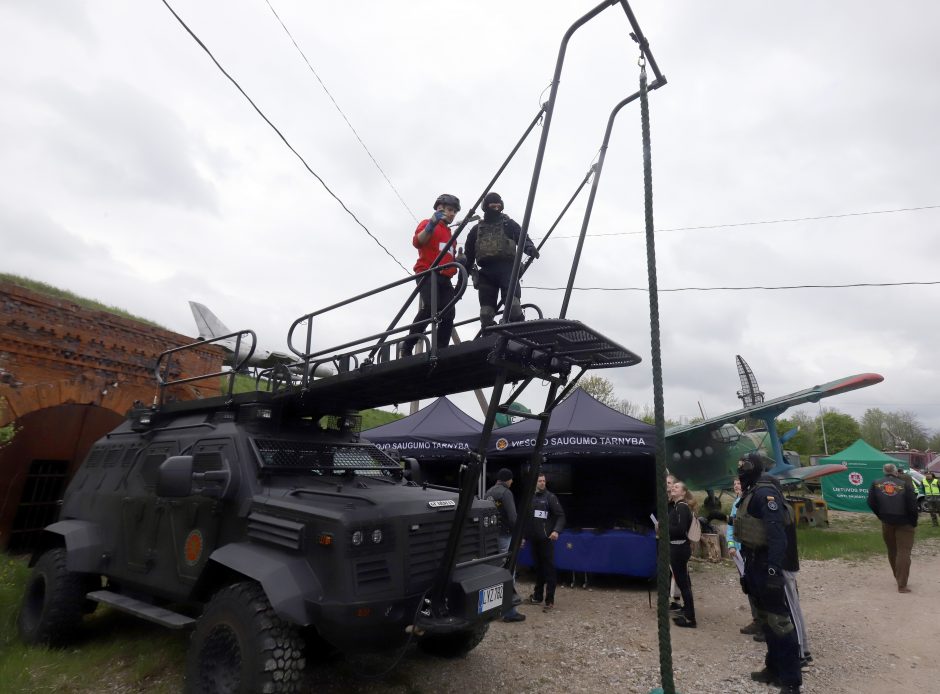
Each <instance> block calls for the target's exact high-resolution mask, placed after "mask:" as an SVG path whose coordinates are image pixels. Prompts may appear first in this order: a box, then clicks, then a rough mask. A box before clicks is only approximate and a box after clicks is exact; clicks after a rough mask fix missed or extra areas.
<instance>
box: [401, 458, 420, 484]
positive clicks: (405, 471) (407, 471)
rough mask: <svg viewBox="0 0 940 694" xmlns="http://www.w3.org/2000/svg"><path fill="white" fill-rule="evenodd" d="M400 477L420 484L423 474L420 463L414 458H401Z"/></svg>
mask: <svg viewBox="0 0 940 694" xmlns="http://www.w3.org/2000/svg"><path fill="white" fill-rule="evenodd" d="M401 462H402V473H401V474H402V477H404V478H405V479H406V480H408V481H409V482H414V483H415V484H421V483H422V482H424V475H422V474H421V463H419V462H418V461H417V460H416V459H415V458H402V459H401Z"/></svg>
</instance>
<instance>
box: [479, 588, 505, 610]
mask: <svg viewBox="0 0 940 694" xmlns="http://www.w3.org/2000/svg"><path fill="white" fill-rule="evenodd" d="M502 604H503V584H502V583H497V584H496V585H495V586H490V587H489V588H484V589H483V590H481V591H480V599H479V601H478V602H477V614H483V613H484V612H486V611H488V610H492V609H493V608H495V607H500V606H502Z"/></svg>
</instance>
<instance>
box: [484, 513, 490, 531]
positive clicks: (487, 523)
mask: <svg viewBox="0 0 940 694" xmlns="http://www.w3.org/2000/svg"><path fill="white" fill-rule="evenodd" d="M483 527H484V528H488V527H490V517H489V516H483Z"/></svg>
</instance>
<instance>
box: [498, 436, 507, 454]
mask: <svg viewBox="0 0 940 694" xmlns="http://www.w3.org/2000/svg"><path fill="white" fill-rule="evenodd" d="M507 448H509V441H507V440H506V439H503V438H499V439H496V450H497V451H505V450H506V449H507Z"/></svg>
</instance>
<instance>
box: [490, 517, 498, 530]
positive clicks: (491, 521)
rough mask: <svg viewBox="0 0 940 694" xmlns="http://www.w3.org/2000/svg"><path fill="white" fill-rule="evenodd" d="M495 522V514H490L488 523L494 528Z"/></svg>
mask: <svg viewBox="0 0 940 694" xmlns="http://www.w3.org/2000/svg"><path fill="white" fill-rule="evenodd" d="M496 523H497V519H496V516H490V525H492V526H493V527H494V528H495V527H496Z"/></svg>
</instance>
